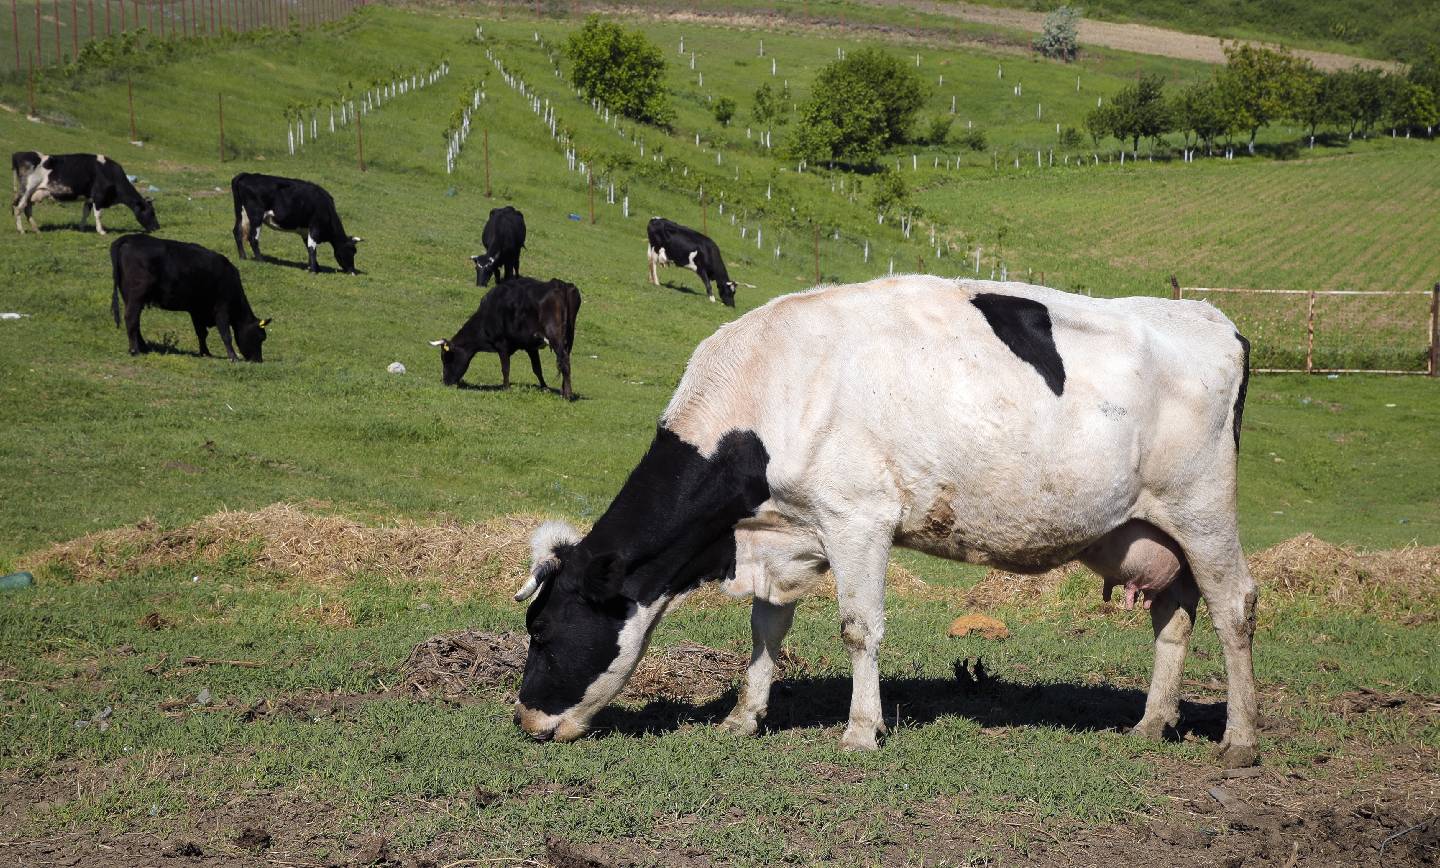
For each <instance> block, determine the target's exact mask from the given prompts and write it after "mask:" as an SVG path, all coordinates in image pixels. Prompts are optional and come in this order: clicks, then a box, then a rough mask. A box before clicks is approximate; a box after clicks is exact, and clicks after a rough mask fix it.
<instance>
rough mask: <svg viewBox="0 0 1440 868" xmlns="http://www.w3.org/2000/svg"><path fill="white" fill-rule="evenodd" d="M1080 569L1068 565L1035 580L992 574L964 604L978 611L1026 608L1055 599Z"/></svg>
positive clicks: (978, 585) (1004, 573) (999, 573)
mask: <svg viewBox="0 0 1440 868" xmlns="http://www.w3.org/2000/svg"><path fill="white" fill-rule="evenodd" d="M1079 569H1080V567H1078V566H1076V565H1075V564H1066V565H1065V566H1063V567H1056V568H1055V569H1053V570H1050V571H1049V572H1045V573H1040V574H1039V575H1034V576H1027V575H1021V574H1019V573H1007V572H1005V571H1004V570H991V571H990V572H988V573H986V574H985V577H984V578H983V579H981V580H980V581H978V582H976V583H975V584H974V585H973V586H971V588H970V590H968V591H966V592H965V596H964V598H963V600H964V603H965V605H966V606H970V607H972V608H976V609H994V608H996V607H997V606H1004V605H1021V606H1023V605H1025V603H1027V602H1030V601H1034V600H1040V599H1043V598H1045V597H1050V596H1053V595H1054V594H1055V593H1056V592H1058V591H1059V590H1060V586H1061V585H1063V584H1065V581H1066V580H1067V579H1069V578H1070V574H1071V573H1073V572H1075V571H1077V570H1079ZM1096 581H1097V582H1098V581H1099V580H1098V579H1097V580H1096Z"/></svg>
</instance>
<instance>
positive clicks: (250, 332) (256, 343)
mask: <svg viewBox="0 0 1440 868" xmlns="http://www.w3.org/2000/svg"><path fill="white" fill-rule="evenodd" d="M264 343H265V330H264V329H263V328H261V327H260V322H259V321H258V320H252V321H250V322H247V323H242V324H241V325H239V326H236V327H235V344H236V346H237V348H238V349H239V350H240V355H241V356H243V357H244V359H245V361H247V362H263V361H264V360H265V359H264V354H263V346H264Z"/></svg>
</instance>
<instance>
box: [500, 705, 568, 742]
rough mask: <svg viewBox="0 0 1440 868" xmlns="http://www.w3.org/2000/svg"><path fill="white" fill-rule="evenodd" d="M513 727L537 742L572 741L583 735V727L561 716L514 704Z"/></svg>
mask: <svg viewBox="0 0 1440 868" xmlns="http://www.w3.org/2000/svg"><path fill="white" fill-rule="evenodd" d="M514 719H515V725H516V726H518V727H520V728H521V729H523V730H524V731H525V732H526V734H527V735H529V736H530V737H531V738H533V739H535V740H536V741H539V742H547V741H556V742H561V743H564V742H569V741H574V740H575V739H577V738H579V737H580V736H582V735H584V734H585V727H584V726H582V725H580V724H578V723H575V722H574V721H572V720H570V719H569V718H568V717H566V716H564V715H563V714H546V713H545V712H543V711H536V710H535V709H533V708H526V707H525V705H524V704H523V703H519V702H517V703H515V718H514Z"/></svg>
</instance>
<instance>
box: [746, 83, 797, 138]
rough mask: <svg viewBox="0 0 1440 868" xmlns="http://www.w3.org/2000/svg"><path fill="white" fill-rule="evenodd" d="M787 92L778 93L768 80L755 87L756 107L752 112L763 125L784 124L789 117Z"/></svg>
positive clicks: (757, 121) (760, 124)
mask: <svg viewBox="0 0 1440 868" xmlns="http://www.w3.org/2000/svg"><path fill="white" fill-rule="evenodd" d="M786 97H787V94H786V93H783V92H782V93H776V92H775V88H773V87H771V86H770V83H769V82H768V81H767V82H765V83H764V84H762V85H760V86H759V87H757V88H756V89H755V107H754V108H753V109H751V111H750V114H751V116H752V117H754V118H755V123H756V124H758V125H759V126H762V127H768V126H771V125H772V124H773V125H775V126H784V125H785V123H786V121H788V120H789V117H788V115H787V113H786V111H785V102H786Z"/></svg>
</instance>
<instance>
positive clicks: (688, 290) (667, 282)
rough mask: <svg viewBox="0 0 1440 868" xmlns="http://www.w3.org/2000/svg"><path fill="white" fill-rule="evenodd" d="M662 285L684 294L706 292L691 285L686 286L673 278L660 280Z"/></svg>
mask: <svg viewBox="0 0 1440 868" xmlns="http://www.w3.org/2000/svg"><path fill="white" fill-rule="evenodd" d="M660 285H661V286H663V287H665V288H666V289H670V290H674V291H675V292H679V293H683V294H685V295H703V294H704V293H702V292H700V291H699V290H697V289H693V288H691V287H688V286H685V285H684V284H680V283H676V282H674V281H673V280H662V281H660Z"/></svg>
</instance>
